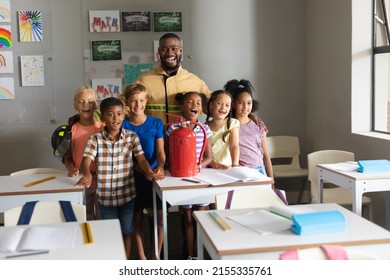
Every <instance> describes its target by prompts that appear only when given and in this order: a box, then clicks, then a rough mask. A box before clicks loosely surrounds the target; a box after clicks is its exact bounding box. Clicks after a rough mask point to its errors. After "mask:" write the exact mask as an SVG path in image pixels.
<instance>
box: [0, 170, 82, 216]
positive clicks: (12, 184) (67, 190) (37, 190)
mask: <svg viewBox="0 0 390 280" xmlns="http://www.w3.org/2000/svg"><path fill="white" fill-rule="evenodd" d="M51 176H56V179H54V180H49V181H46V182H42V183H40V184H36V185H33V186H31V187H24V185H25V184H28V183H31V182H35V181H38V180H41V179H43V178H47V177H51ZM79 178H80V177H67V176H66V174H31V175H20V176H0V213H3V212H4V211H5V210H8V209H11V208H14V207H17V206H20V205H23V204H24V203H25V202H27V201H33V200H39V201H58V200H69V201H71V202H74V203H79V204H82V203H83V197H84V188H83V187H76V186H75V184H76V182H77V181H78V179H79Z"/></svg>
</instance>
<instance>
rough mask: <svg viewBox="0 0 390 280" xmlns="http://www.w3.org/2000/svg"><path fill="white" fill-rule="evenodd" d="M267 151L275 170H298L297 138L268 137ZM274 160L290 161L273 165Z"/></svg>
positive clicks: (298, 148)
mask: <svg viewBox="0 0 390 280" xmlns="http://www.w3.org/2000/svg"><path fill="white" fill-rule="evenodd" d="M267 150H268V153H269V156H270V158H271V160H273V163H272V167H273V168H274V169H275V168H276V170H277V169H300V168H301V166H300V163H299V155H300V153H301V150H300V147H299V138H298V137H297V136H283V135H278V136H268V137H267ZM274 159H291V162H290V161H289V162H287V163H284V162H283V163H274V162H275V161H274Z"/></svg>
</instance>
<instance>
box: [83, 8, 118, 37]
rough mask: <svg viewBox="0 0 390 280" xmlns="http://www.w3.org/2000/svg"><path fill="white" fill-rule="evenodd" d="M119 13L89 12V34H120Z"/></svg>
mask: <svg viewBox="0 0 390 280" xmlns="http://www.w3.org/2000/svg"><path fill="white" fill-rule="evenodd" d="M120 31H121V24H120V18H119V11H89V32H120Z"/></svg>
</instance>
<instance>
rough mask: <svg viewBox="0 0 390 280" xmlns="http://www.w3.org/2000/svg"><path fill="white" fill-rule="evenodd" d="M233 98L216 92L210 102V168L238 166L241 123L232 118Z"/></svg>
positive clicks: (208, 117) (208, 118)
mask: <svg viewBox="0 0 390 280" xmlns="http://www.w3.org/2000/svg"><path fill="white" fill-rule="evenodd" d="M231 106H232V97H231V95H230V94H229V93H228V92H226V91H224V90H216V91H214V92H213V93H212V94H211V97H210V99H209V102H208V106H207V109H208V114H207V119H206V123H207V125H208V126H209V127H210V129H211V131H212V136H211V138H210V139H211V147H212V161H211V163H210V164H209V167H212V168H217V169H228V168H231V167H232V166H238V161H239V135H238V133H239V128H240V122H239V121H238V120H237V119H233V118H232V117H231Z"/></svg>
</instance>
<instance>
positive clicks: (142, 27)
mask: <svg viewBox="0 0 390 280" xmlns="http://www.w3.org/2000/svg"><path fill="white" fill-rule="evenodd" d="M151 28H152V27H151V18H150V12H122V31H151V30H152V29H151Z"/></svg>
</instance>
